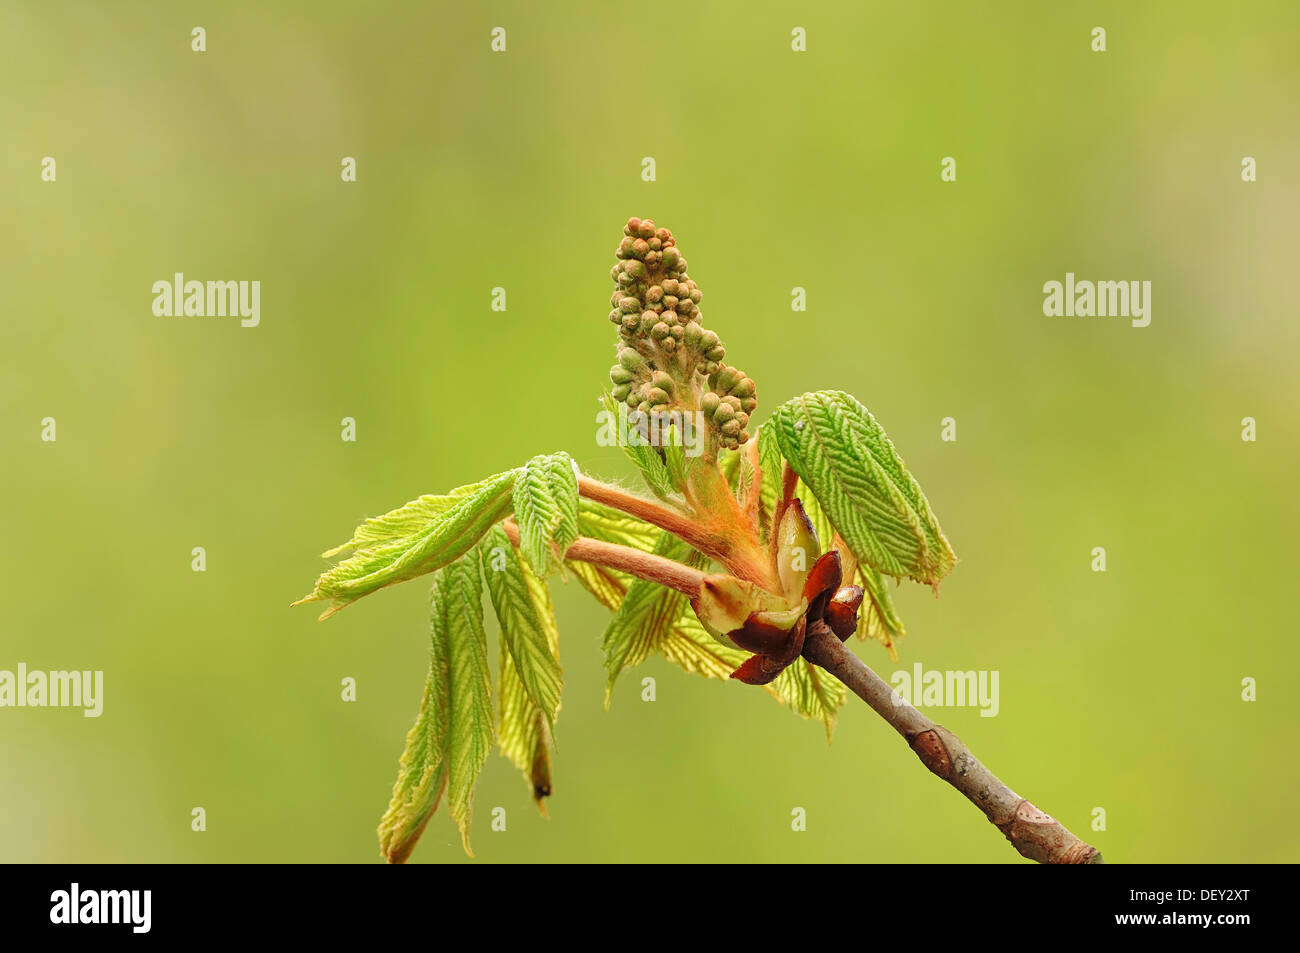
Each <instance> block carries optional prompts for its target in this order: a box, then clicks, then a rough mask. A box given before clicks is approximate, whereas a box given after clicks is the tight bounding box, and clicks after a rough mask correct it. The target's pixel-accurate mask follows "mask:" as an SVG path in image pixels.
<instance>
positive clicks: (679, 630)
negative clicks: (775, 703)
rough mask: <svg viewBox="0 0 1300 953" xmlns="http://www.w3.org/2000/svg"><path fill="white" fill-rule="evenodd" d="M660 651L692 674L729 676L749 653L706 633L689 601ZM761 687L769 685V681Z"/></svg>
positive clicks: (661, 644) (716, 676)
mask: <svg viewBox="0 0 1300 953" xmlns="http://www.w3.org/2000/svg"><path fill="white" fill-rule="evenodd" d="M659 652H660V653H661V654H662V655H663V657H664V658H666V659H667V660H668V661H670V662H672V663H674V664H676V665H680V666H681V667H682V668H683V669H685V670H686V671H688V672H690V673H691V674H692V675H703V676H704V677H705V678H722V679H727V678H730V677H731V673H732V672H734V671H735V670H736V669H737V668H739V667H740V663H741V662H743V661H745V659H747V658H749V653H748V652H746V651H744V650H743V649H738V648H733V647H732V646H729V645H723V644H722V643H721V642H719V641H718V640H717V639H715V638H714V637H713V636H711V635H709V633H708V632H706V631H705V629H704V626H703V625H701V624H700V620H699V619H697V618H696V617H695V613H694V612H692V611H691V610H690V608H689V604H688V607H687V608H686V610H685V611H684V612H683V613H682V614H681V616H680V618H678V620H677V622H676V623H675V624H674V625H673V626H672V628H671V629H669V631H668V634H667V636H666V637H665V638H664V640H663V642H662V643H660V645H659ZM764 687H765V688H769V689H770V688H771V686H770V685H766V686H764Z"/></svg>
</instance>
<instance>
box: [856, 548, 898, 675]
mask: <svg viewBox="0 0 1300 953" xmlns="http://www.w3.org/2000/svg"><path fill="white" fill-rule="evenodd" d="M858 578H859V579H861V580H862V588H863V590H864V591H865V593H866V596H867V598H866V599H864V600H863V601H862V607H861V608H860V609H858V638H860V639H875V640H876V641H877V642H879V643H880V644H881V645H883V646H884V647H885V649H886V650H887V651H888V652H889V657H890V658H891V659H893V660H894V661H895V662H897V661H898V649H897V648H895V647H894V644H895V642H897V641H898V639H900V638H902V636H903V635H904V634H905V630H904V628H903V620H902V619H900V618H899V617H898V613H897V611H896V610H895V609H894V600H893V599H892V598H891V597H890V595H889V589H888V587H887V586H886V584H885V580H884V579H883V578H882V577H881V575H880V573H878V572H876V571H875V570H874V569H872V568H871V567H870V566H868V565H866V564H865V563H862V564H859V566H858Z"/></svg>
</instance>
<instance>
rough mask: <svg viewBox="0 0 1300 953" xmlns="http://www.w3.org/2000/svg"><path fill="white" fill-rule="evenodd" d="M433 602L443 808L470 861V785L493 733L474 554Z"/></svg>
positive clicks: (442, 582) (458, 565)
mask: <svg viewBox="0 0 1300 953" xmlns="http://www.w3.org/2000/svg"><path fill="white" fill-rule="evenodd" d="M433 598H434V601H435V603H437V605H438V607H439V608H438V609H436V610H435V611H436V612H437V613H438V617H439V626H438V628H440V629H441V631H442V636H443V638H444V640H445V641H446V654H447V670H448V701H449V704H448V708H447V710H448V716H449V717H448V732H447V808H448V810H449V811H450V812H451V816H452V819H453V820H454V821H455V822H456V826H457V827H459V828H460V838H461V844H462V845H463V846H464V848H465V853H467V854H469V855H470V856H471V857H472V856H474V852H473V851H472V850H471V849H470V846H469V827H470V815H471V813H472V810H473V801H474V785H475V783H476V782H477V781H478V775H479V771H481V770H482V768H483V762H484V761H486V760H487V756H488V753H489V752H491V750H492V744H493V740H494V733H495V725H494V722H495V718H494V716H493V711H492V673H491V670H490V669H489V668H488V656H487V634H486V632H484V630H483V580H482V579H481V578H480V576H479V565H478V558H477V554H475V553H471V554H470V555H468V556H465V557H464V558H462V559H458V560H456V562H454V563H452V564H451V565H450V566H448V567H447V568H446V569H444V570H443V571H442V572H440V573H438V575H437V576H436V577H434V582H433Z"/></svg>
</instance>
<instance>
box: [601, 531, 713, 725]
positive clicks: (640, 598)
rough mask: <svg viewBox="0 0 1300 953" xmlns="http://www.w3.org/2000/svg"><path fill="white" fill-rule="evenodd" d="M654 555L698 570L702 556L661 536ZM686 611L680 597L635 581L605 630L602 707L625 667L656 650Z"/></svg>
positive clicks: (670, 537) (654, 585) (683, 600)
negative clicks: (604, 674) (604, 677)
mask: <svg viewBox="0 0 1300 953" xmlns="http://www.w3.org/2000/svg"><path fill="white" fill-rule="evenodd" d="M654 552H655V554H656V555H659V556H664V557H666V558H668V559H674V560H676V561H677V562H684V563H687V564H688V565H692V566H695V567H696V568H700V567H702V566H703V565H704V557H703V556H701V555H700V554H699V553H697V552H695V550H693V549H691V547H689V546H688V545H686V543H683V542H682V541H681V540H679V539H678V538H677V537H676V536H672V535H670V534H668V533H663V534H661V536H660V540H659V543H658V544H657V545H656V546H655V548H654ZM684 609H685V610H686V611H690V610H689V603H688V602H687V599H686V597H685V596H684V595H682V594H681V593H680V592H676V591H674V590H672V589H666V588H664V587H663V586H660V585H658V584H657V583H653V582H649V581H647V580H645V579H635V580H633V581H632V584H631V585H630V586H629V587H628V590H627V594H626V595H625V596H624V597H623V601H622V602H621V603H620V604H619V607H618V610H617V611H616V612H615V613H614V618H613V619H611V620H610V622H609V626H608V627H607V628H606V629H605V636H604V639H603V645H604V648H605V668H606V670H607V671H608V680H607V682H606V684H605V705H606V707H608V705H609V703H610V699H611V697H612V694H613V691H614V682H615V681H616V680H617V679H618V676H619V675H620V674H621V673H622V671H623V670H624V669H626V668H631V667H632V666H634V665H639V664H641V663H642V662H643V661H645V659H646V658H647V656H649V655H650V653H651V652H653V651H655V650H656V649H658V647H659V646H660V645H661V644H662V643H663V641H664V639H665V638H666V637H667V635H668V632H669V631H670V630H671V629H672V627H673V625H674V623H675V622H676V621H677V620H678V618H679V617H680V616H681V614H682V612H683V610H684Z"/></svg>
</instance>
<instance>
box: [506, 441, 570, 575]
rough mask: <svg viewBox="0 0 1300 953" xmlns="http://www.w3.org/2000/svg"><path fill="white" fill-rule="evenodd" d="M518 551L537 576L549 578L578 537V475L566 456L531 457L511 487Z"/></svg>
mask: <svg viewBox="0 0 1300 953" xmlns="http://www.w3.org/2000/svg"><path fill="white" fill-rule="evenodd" d="M514 511H515V521H516V522H517V523H518V524H519V549H520V552H521V553H522V554H523V557H524V559H525V560H527V562H528V564H529V565H530V566H531V567H532V568H533V570H534V571H535V572H536V573H537V574H538V575H540V576H543V577H545V576H549V575H550V574H551V573H552V572H554V571H555V570H556V569H557V568H559V566H560V565H561V562H562V560H563V558H564V552H565V550H567V549H568V548H569V546H570V545H572V543H573V541H574V540H575V539H577V538H578V475H577V470H576V468H575V467H574V464H573V458H572V457H570V456H569V455H568V454H567V453H565V452H563V451H560V452H559V453H549V454H542V455H541V456H537V457H533V459H531V460H529V461H528V462H527V463H525V464H524V465H523V466H522V467H520V469H519V477H518V479H517V480H516V481H515V487H514Z"/></svg>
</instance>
